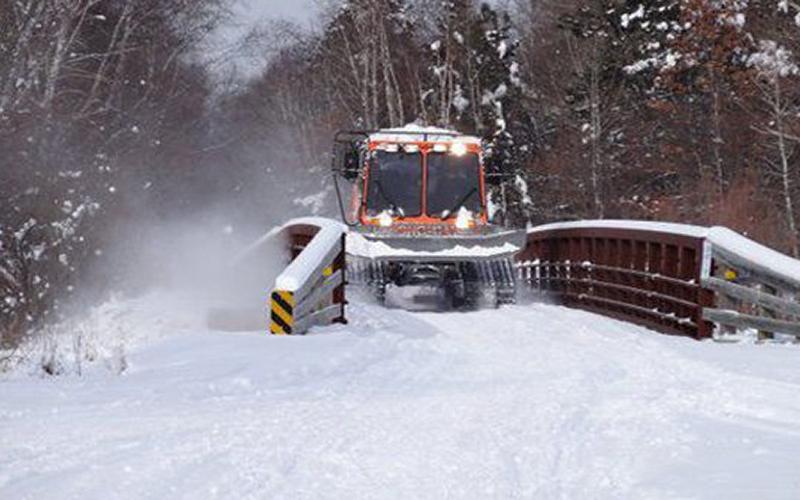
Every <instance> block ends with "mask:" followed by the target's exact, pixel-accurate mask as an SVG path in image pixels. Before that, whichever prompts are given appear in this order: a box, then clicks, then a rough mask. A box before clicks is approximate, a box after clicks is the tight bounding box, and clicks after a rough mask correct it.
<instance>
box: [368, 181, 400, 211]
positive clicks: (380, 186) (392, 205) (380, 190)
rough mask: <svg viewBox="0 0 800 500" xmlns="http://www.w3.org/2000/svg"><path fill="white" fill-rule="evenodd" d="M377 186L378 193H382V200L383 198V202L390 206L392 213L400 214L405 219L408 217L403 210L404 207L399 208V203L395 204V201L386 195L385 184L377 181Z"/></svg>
mask: <svg viewBox="0 0 800 500" xmlns="http://www.w3.org/2000/svg"><path fill="white" fill-rule="evenodd" d="M375 185H376V186H377V187H378V193H380V195H381V198H383V200H384V201H385V202H386V203H388V204H389V209H390V210H391V211H392V212H396V213H398V214H400V217H405V216H406V213H405V211H404V210H403V208H402V207H399V206H398V205H397V203H395V202H394V200H392V198H391V197H390V196H389V195H387V194H386V190H385V189H384V188H383V184H381V181H379V180H378V179H375Z"/></svg>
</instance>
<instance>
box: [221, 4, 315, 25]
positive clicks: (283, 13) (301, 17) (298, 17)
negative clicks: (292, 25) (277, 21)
mask: <svg viewBox="0 0 800 500" xmlns="http://www.w3.org/2000/svg"><path fill="white" fill-rule="evenodd" d="M315 4H316V2H315V0H239V5H238V6H237V7H236V14H237V16H238V17H239V19H241V20H242V21H244V22H251V21H258V20H260V19H269V18H290V19H293V20H295V21H299V22H302V23H305V22H308V21H310V20H311V19H312V18H313V16H314V15H315V14H316V12H317V8H316V5H315Z"/></svg>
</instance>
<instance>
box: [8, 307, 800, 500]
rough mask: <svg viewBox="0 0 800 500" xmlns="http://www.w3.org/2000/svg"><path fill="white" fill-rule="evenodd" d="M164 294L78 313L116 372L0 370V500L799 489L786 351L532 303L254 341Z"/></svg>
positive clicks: (373, 314)
mask: <svg viewBox="0 0 800 500" xmlns="http://www.w3.org/2000/svg"><path fill="white" fill-rule="evenodd" d="M165 304H169V307H166V305H165ZM181 304H184V302H182V301H180V300H165V298H164V297H163V296H159V295H154V296H152V297H150V298H145V299H140V300H138V301H132V302H131V303H130V304H129V306H128V307H130V308H133V309H135V310H133V311H128V314H126V315H119V314H117V315H113V316H110V317H109V318H108V321H109V323H108V324H103V322H102V321H100V322H99V323H98V324H97V325H95V328H99V329H101V330H102V331H104V332H107V335H120V336H122V335H123V334H124V335H127V336H128V337H131V338H135V339H137V341H136V342H135V343H134V344H133V345H132V346H130V347H129V349H128V351H127V363H126V366H127V369H126V370H125V371H124V373H123V374H122V375H116V374H114V373H113V372H112V371H110V370H109V369H108V368H107V367H106V366H105V365H104V364H103V363H95V364H93V365H92V366H91V367H90V368H86V369H84V371H83V376H81V377H77V376H74V375H72V376H63V377H57V378H42V377H40V376H34V375H30V374H29V373H26V372H25V370H21V371H16V372H14V373H13V374H11V375H7V376H6V378H5V379H0V450H2V453H0V498H9V499H10V498H14V499H37V500H38V499H49V498H58V499H70V498H75V499H94V498H97V499H107V498H192V499H197V498H237V499H238V498H348V499H349V498H446V497H450V498H544V499H549V498H559V499H560V498H600V499H602V498H608V499H620V498H709V499H712V498H725V499H733V498H759V499H782V498H785V499H796V498H800V475H798V473H797V471H798V470H800V453H798V450H800V370H798V366H800V365H798V359H800V348H798V347H797V346H787V345H783V346H777V345H749V344H735V345H730V344H725V345H722V344H715V343H711V342H706V343H700V342H695V341H693V340H689V339H684V338H675V337H668V336H663V335H659V334H656V333H653V332H650V331H648V330H645V329H642V328H639V327H635V326H631V325H628V324H624V323H621V322H617V321H613V320H609V319H605V318H602V317H599V316H595V315H592V314H589V313H585V312H580V311H573V310H568V309H563V308H560V307H556V306H550V305H545V304H526V305H518V306H513V307H506V308H503V309H500V310H485V311H479V312H472V313H459V314H435V313H424V314H422V313H416V314H412V313H407V312H403V311H395V310H384V309H380V308H378V307H376V306H372V305H367V304H364V303H358V302H356V303H355V304H354V305H353V306H352V307H350V308H349V316H350V319H351V323H350V325H348V326H334V327H327V328H320V329H317V330H314V331H313V332H312V334H311V335H308V336H305V337H270V336H267V335H264V334H263V333H261V332H252V333H239V334H232V333H221V332H215V331H208V330H205V329H203V328H202V327H201V326H200V323H201V322H200V321H199V320H198V319H197V318H196V317H195V319H194V320H192V319H191V318H192V317H193V316H196V315H194V313H193V311H192V310H191V308H190V305H189V304H188V302H187V303H185V304H184V305H183V306H182V305H181ZM183 308H185V309H183ZM112 321H113V323H112ZM112 327H113V328H112Z"/></svg>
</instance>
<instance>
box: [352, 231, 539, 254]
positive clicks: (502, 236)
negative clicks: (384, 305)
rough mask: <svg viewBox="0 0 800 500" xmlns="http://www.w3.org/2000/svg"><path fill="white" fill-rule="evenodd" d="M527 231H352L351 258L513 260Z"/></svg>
mask: <svg viewBox="0 0 800 500" xmlns="http://www.w3.org/2000/svg"><path fill="white" fill-rule="evenodd" d="M525 240H526V234H525V231H518V230H499V229H495V228H492V227H487V228H482V230H480V231H477V230H476V231H474V232H458V233H452V234H441V233H417V232H413V231H409V232H398V231H395V230H393V231H387V230H381V229H380V228H377V229H369V230H363V229H362V230H359V231H355V232H351V233H350V234H348V237H347V253H348V255H350V256H353V257H358V258H366V259H370V260H374V261H396V260H404V261H424V262H460V261H482V260H496V259H506V258H512V257H513V256H514V255H516V254H517V253H518V252H520V251H521V250H522V249H523V248H525Z"/></svg>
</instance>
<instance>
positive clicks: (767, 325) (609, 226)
mask: <svg viewBox="0 0 800 500" xmlns="http://www.w3.org/2000/svg"><path fill="white" fill-rule="evenodd" d="M520 261H521V262H520V264H519V268H520V276H521V278H522V279H523V280H524V281H527V282H528V283H529V284H530V285H531V286H532V287H534V288H535V289H536V290H539V291H540V292H542V293H546V294H548V295H552V296H555V297H556V298H558V299H560V300H561V302H563V303H564V304H565V305H570V306H574V307H580V308H584V309H591V310H596V311H598V312H600V313H603V314H606V315H609V316H614V317H619V318H621V319H626V320H629V321H634V322H638V323H643V324H646V325H648V326H651V327H653V328H655V329H658V330H660V331H664V332H666V333H678V334H684V335H690V336H693V337H695V338H706V337H709V336H711V335H712V334H713V333H714V330H715V328H716V336H717V338H722V336H723V335H724V334H725V333H735V332H740V331H745V330H749V331H758V332H759V336H760V337H762V338H764V337H772V336H773V335H774V334H776V333H779V334H790V335H795V336H797V337H798V338H800V304H798V302H797V298H798V297H800V261H798V260H796V259H792V258H791V257H788V256H786V255H784V254H781V253H780V252H776V251H775V250H772V249H769V248H767V247H765V246H763V245H760V244H758V243H756V242H754V241H752V240H750V239H748V238H746V237H744V236H742V235H740V234H738V233H735V232H734V231H731V230H730V229H727V228H724V227H712V228H706V227H701V226H692V225H684V224H672V223H661V222H649V221H625V220H599V221H591V220H590V221H577V222H566V223H556V224H548V225H544V226H539V227H535V228H532V229H531V230H530V231H529V235H528V247H527V248H526V250H525V251H523V252H522V253H521V254H520Z"/></svg>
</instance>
